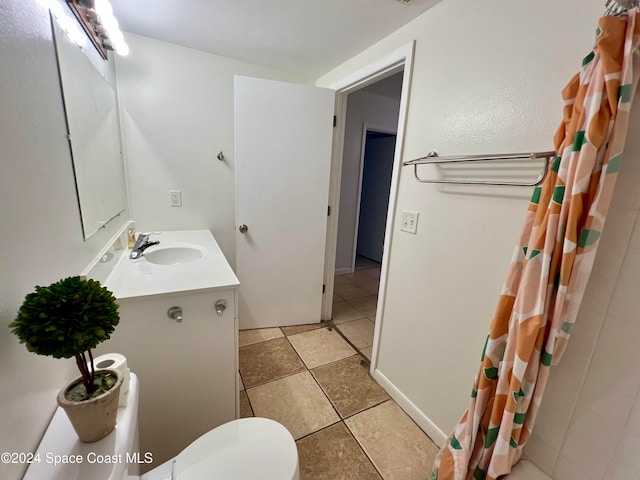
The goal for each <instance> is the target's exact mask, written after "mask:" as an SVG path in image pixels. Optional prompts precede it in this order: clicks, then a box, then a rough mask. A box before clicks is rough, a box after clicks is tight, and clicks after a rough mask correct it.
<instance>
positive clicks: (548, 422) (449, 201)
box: [317, 0, 640, 480]
mask: <svg viewBox="0 0 640 480" xmlns="http://www.w3.org/2000/svg"><path fill="white" fill-rule="evenodd" d="M602 12H603V4H602V2H599V1H595V0H594V1H589V2H582V1H579V0H570V1H567V2H563V3H562V5H560V4H558V3H557V2H553V1H550V0H544V1H540V2H535V3H534V2H524V1H517V2H512V1H507V0H489V1H485V2H482V3H477V2H476V3H473V2H472V3H469V2H463V1H462V0H449V1H448V2H442V3H440V4H439V5H437V6H436V7H434V8H433V9H432V10H431V11H429V12H426V13H425V14H424V15H422V16H421V17H419V18H418V19H416V20H415V21H413V22H412V23H410V24H408V25H406V26H405V27H403V28H401V29H400V30H398V31H396V32H395V33H394V34H392V35H390V36H389V37H387V38H386V39H384V40H383V41H381V42H379V43H378V44H376V45H374V46H372V47H371V48H369V49H367V50H365V51H364V52H362V53H361V54H360V55H358V56H356V57H354V58H352V59H351V60H349V61H348V62H346V63H345V64H343V65H341V66H340V67H338V68H336V69H335V70H333V71H331V72H329V73H328V74H326V75H325V76H323V77H322V78H320V79H319V80H318V81H317V84H318V85H320V86H327V85H330V84H331V83H333V82H335V81H337V80H339V79H342V78H344V77H346V76H347V75H349V74H351V73H353V72H355V71H357V70H358V69H359V68H362V67H363V66H364V65H367V64H368V63H370V62H372V61H374V60H375V59H377V58H379V57H381V56H383V55H384V54H386V53H388V52H390V51H392V50H394V49H395V48H398V47H399V46H401V45H404V44H406V43H407V42H409V41H410V40H412V39H415V40H416V50H415V59H414V73H413V78H412V84H411V92H410V105H409V112H408V118H407V127H406V139H405V145H404V148H405V150H404V152H405V153H404V160H409V159H412V158H417V157H420V156H423V155H425V154H426V153H427V152H429V151H430V150H433V149H437V150H438V151H439V153H440V154H441V155H446V154H474V153H492V152H493V153H499V152H510V151H513V152H518V151H536V150H548V149H550V148H552V146H553V144H552V138H553V134H554V133H555V129H556V127H557V125H558V124H559V121H560V119H561V115H562V102H561V96H560V91H561V89H562V88H563V87H564V85H565V84H566V83H567V82H568V80H569V79H570V78H571V76H572V75H573V74H574V73H575V72H576V71H577V70H578V69H579V67H580V64H581V60H582V57H583V56H584V55H585V54H586V53H588V52H589V50H590V49H591V46H592V45H593V39H594V31H595V28H596V26H597V20H598V18H599V17H600V15H601V14H602ZM639 117H640V112H639V109H638V107H636V108H635V109H634V113H633V120H632V125H631V127H630V132H631V133H630V136H633V131H634V125H638V124H639V123H638V122H640V118H639ZM635 128H637V127H635ZM638 155H640V145H639V144H638V142H637V141H635V143H634V144H633V145H632V146H629V147H628V151H627V154H626V155H625V161H626V162H627V163H626V164H625V167H624V170H623V171H622V173H621V177H622V178H620V180H619V185H618V192H617V193H616V201H615V202H614V207H613V208H612V212H611V215H610V217H611V218H610V220H609V221H608V223H607V228H606V230H605V235H604V236H603V241H602V242H603V243H602V246H601V250H600V253H599V257H598V260H597V261H596V266H595V268H594V271H593V275H592V279H591V281H590V283H589V287H588V288H589V291H588V292H587V295H586V297H585V299H586V300H585V302H584V305H583V308H582V313H581V315H580V318H579V319H578V322H577V325H576V328H575V330H574V332H575V335H574V338H573V339H572V342H571V343H570V347H569V350H568V352H567V355H566V357H565V359H564V362H563V363H562V364H561V365H560V366H559V367H558V368H556V369H555V370H554V372H553V374H552V377H551V383H550V385H549V390H548V395H547V397H546V399H545V401H544V402H543V407H542V411H541V413H540V416H539V422H538V426H537V428H536V430H535V435H534V438H533V439H532V442H531V444H530V446H529V447H528V448H527V451H526V453H527V454H528V455H529V456H530V457H532V458H533V459H534V460H535V461H536V463H537V464H538V465H539V466H541V467H542V468H544V469H545V470H546V471H547V472H550V473H554V476H555V478H557V479H558V480H572V479H574V478H575V479H578V478H581V479H582V478H590V479H591V478H594V479H598V478H608V479H609V478H620V479H622V478H625V479H628V478H636V477H638V476H640V473H639V470H640V459H638V457H637V451H638V448H640V420H639V419H640V399H639V398H638V391H639V388H640V368H638V367H639V365H638V359H637V358H638V357H637V354H636V352H635V350H636V348H637V347H636V346H637V344H638V342H639V341H640V324H639V323H638V320H637V316H638V315H637V314H638V313H640V304H639V303H638V302H639V301H640V300H638V298H639V297H638V295H637V292H638V287H639V286H640V275H639V274H638V272H639V271H640V226H638V221H637V219H638V209H639V206H640V189H638V188H637V185H638V182H640V168H639V167H638V166H637V162H634V161H635V159H636V158H637V157H638ZM634 163H635V165H634ZM515 192H516V193H513V190H510V191H507V190H506V189H498V188H495V189H493V190H489V189H481V190H479V189H474V190H473V194H471V195H469V194H464V191H463V190H461V188H460V187H458V188H457V189H441V188H438V187H435V186H433V185H424V184H419V183H418V182H416V181H415V180H414V178H413V172H412V171H411V170H410V169H408V168H405V169H403V170H402V173H401V178H400V187H399V195H398V204H397V208H396V212H395V223H394V228H393V232H392V238H391V239H390V240H389V241H390V242H391V244H390V245H391V246H390V266H389V277H388V286H387V291H386V303H385V308H384V311H383V312H381V313H382V316H381V318H382V331H381V344H380V350H379V357H378V370H379V372H381V373H382V374H383V375H384V376H385V377H386V378H387V379H388V380H389V381H390V382H391V384H392V385H393V386H394V387H396V388H397V389H398V392H399V394H400V395H401V396H404V397H405V400H407V404H409V405H410V406H412V407H415V410H414V411H413V414H414V417H415V418H416V420H417V421H418V422H419V423H420V424H421V425H422V426H423V427H427V428H428V429H430V432H431V433H432V434H433V435H434V438H435V439H436V440H437V441H440V442H442V441H443V438H444V436H445V435H447V434H448V433H449V432H450V431H451V429H452V428H453V426H454V425H455V423H456V422H457V421H458V419H459V417H460V415H461V414H462V413H463V411H464V410H465V408H466V407H467V405H468V398H469V392H470V389H471V386H472V381H473V378H474V375H475V373H476V369H477V367H478V365H479V358H480V353H481V349H482V346H483V343H484V339H485V337H486V332H487V330H488V327H489V324H490V321H491V318H492V316H493V311H494V308H495V305H496V300H497V298H498V295H499V292H500V288H501V286H502V283H503V278H504V275H505V273H506V269H507V265H508V262H509V258H510V255H511V252H512V248H513V245H514V244H515V242H516V240H517V237H518V234H519V231H520V228H521V225H522V221H523V219H524V213H525V209H526V206H527V204H528V200H529V196H530V193H531V191H530V190H528V189H525V190H524V191H522V190H519V191H518V190H516V191H515ZM518 192H520V193H518ZM403 209H408V210H417V211H419V212H420V220H419V224H418V234H417V235H415V236H413V235H407V234H404V233H401V232H400V231H399V215H398V212H399V211H401V210H403ZM634 225H635V227H634ZM632 231H633V234H632ZM592 354H593V356H592ZM585 374H586V376H585ZM614 449H615V450H614Z"/></svg>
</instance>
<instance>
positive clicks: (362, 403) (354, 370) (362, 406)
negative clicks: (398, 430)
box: [311, 355, 389, 418]
mask: <svg viewBox="0 0 640 480" xmlns="http://www.w3.org/2000/svg"><path fill="white" fill-rule="evenodd" d="M361 360H362V358H361V357H360V355H355V356H353V357H349V358H345V359H344V360H340V361H338V362H333V363H330V364H328V365H324V366H322V367H318V368H314V369H313V370H312V371H311V373H312V374H313V376H314V377H315V378H316V380H317V381H318V383H319V384H320V386H321V387H322V389H323V390H324V392H325V393H326V394H327V397H329V400H331V403H333V405H334V407H336V410H337V411H338V413H339V414H340V416H341V417H342V418H347V417H350V416H351V415H354V414H356V413H358V412H361V411H363V410H366V409H367V408H370V407H373V406H374V405H378V404H379V403H382V402H384V401H385V400H389V395H387V392H385V391H384V389H383V388H382V387H381V386H380V385H378V383H377V382H376V381H375V380H374V379H373V378H371V375H369V370H368V366H367V365H362V363H361Z"/></svg>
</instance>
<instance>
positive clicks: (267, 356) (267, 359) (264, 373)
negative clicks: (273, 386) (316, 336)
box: [239, 338, 305, 388]
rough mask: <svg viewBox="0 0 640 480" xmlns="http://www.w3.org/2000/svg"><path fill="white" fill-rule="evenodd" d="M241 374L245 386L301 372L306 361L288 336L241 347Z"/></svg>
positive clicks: (249, 386) (248, 386)
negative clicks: (303, 360)
mask: <svg viewBox="0 0 640 480" xmlns="http://www.w3.org/2000/svg"><path fill="white" fill-rule="evenodd" d="M239 357H240V375H242V381H243V382H244V386H245V388H251V387H254V386H256V385H260V384H261V383H265V382H269V381H271V380H275V379H277V378H282V377H285V376H287V375H292V374H294V373H298V372H301V371H303V370H304V369H305V367H304V363H302V360H301V359H300V357H299V356H298V354H297V353H296V351H295V350H294V349H293V347H292V346H291V344H290V343H289V341H288V340H287V339H286V338H276V339H275V340H269V341H267V342H260V343H256V344H253V345H247V346H246V347H240V354H239Z"/></svg>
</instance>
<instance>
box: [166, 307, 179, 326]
mask: <svg viewBox="0 0 640 480" xmlns="http://www.w3.org/2000/svg"><path fill="white" fill-rule="evenodd" d="M167 317H169V318H170V319H171V320H175V321H176V322H177V323H182V307H171V308H170V309H169V310H167Z"/></svg>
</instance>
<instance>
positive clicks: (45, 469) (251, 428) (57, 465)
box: [24, 373, 299, 480]
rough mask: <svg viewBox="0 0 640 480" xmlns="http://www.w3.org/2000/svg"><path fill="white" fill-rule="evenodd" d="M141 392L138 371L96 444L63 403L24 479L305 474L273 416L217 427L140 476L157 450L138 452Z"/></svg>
mask: <svg viewBox="0 0 640 480" xmlns="http://www.w3.org/2000/svg"><path fill="white" fill-rule="evenodd" d="M138 397H139V384H138V378H137V377H136V375H135V374H133V373H132V374H131V379H130V384H129V398H128V403H127V405H126V406H122V407H119V408H118V416H117V420H116V429H115V430H114V431H113V432H112V433H110V434H109V435H107V436H106V437H105V438H103V439H102V440H99V441H98V442H94V443H83V442H81V441H80V440H79V439H78V437H77V435H76V433H75V431H74V430H73V427H72V426H71V423H70V422H69V419H68V418H67V415H66V414H65V413H64V411H63V410H62V409H60V408H57V410H56V412H55V414H54V416H53V418H52V420H51V423H50V424H49V427H48V428H47V431H46V432H45V434H44V436H43V437H42V440H41V441H40V445H39V446H38V449H37V451H36V452H35V454H34V457H33V460H34V461H33V462H31V463H30V465H29V468H28V469H27V472H26V474H25V477H24V480H171V479H173V480H201V479H209V478H221V479H222V478H224V479H230V480H233V479H242V480H251V479H256V480H257V479H261V480H262V479H264V480H289V479H291V480H298V479H299V470H298V451H297V448H296V444H295V441H294V439H293V437H292V436H291V434H290V433H289V431H288V430H287V429H286V428H285V427H283V426H282V425H280V424H279V423H277V422H275V421H273V420H270V419H267V418H243V419H239V420H233V421H231V422H228V423H225V424H224V425H221V426H219V427H217V428H214V429H213V430H210V431H209V432H207V433H205V434H204V435H202V436H201V437H200V438H198V439H197V440H195V441H194V442H192V443H191V444H190V445H189V446H187V447H186V448H185V449H184V450H183V451H182V452H180V453H179V454H178V455H177V456H176V457H174V458H172V459H170V460H169V461H167V462H165V463H163V464H162V465H160V466H157V467H155V468H153V469H152V470H151V471H149V472H147V473H145V474H143V475H142V476H140V475H139V471H140V467H141V466H142V465H143V464H145V463H151V462H152V461H153V452H138V445H137V443H138ZM172 475H173V476H172Z"/></svg>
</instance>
